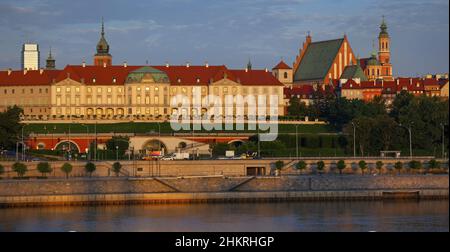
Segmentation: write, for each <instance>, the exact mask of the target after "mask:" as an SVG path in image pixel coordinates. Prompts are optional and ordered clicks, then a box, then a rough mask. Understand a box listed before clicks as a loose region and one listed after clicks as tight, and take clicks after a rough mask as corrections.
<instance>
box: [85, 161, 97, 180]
mask: <svg viewBox="0 0 450 252" xmlns="http://www.w3.org/2000/svg"><path fill="white" fill-rule="evenodd" d="M84 169H85V171H86V172H87V173H89V177H92V173H93V172H94V171H95V169H96V167H95V164H94V163H91V162H89V163H86V165H85V166H84Z"/></svg>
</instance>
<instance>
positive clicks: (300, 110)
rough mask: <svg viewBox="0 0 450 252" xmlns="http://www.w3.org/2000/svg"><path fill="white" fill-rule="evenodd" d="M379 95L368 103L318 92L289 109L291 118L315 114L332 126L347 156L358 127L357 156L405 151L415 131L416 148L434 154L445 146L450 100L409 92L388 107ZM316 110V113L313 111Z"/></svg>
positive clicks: (292, 103)
mask: <svg viewBox="0 0 450 252" xmlns="http://www.w3.org/2000/svg"><path fill="white" fill-rule="evenodd" d="M386 104H387V103H386V100H385V99H383V98H382V97H380V96H377V97H375V98H374V99H373V100H372V101H369V102H365V101H362V100H359V99H354V100H348V99H346V98H345V97H337V96H335V95H334V94H332V93H331V92H325V93H315V94H314V95H313V103H312V104H311V105H310V106H306V105H305V104H304V103H301V102H300V101H299V100H298V98H296V97H293V98H292V99H291V104H290V106H289V108H288V113H289V114H290V115H292V116H311V115H316V116H318V117H320V118H322V119H324V120H326V121H327V122H329V123H330V125H331V126H333V127H334V128H335V129H336V130H337V131H339V132H341V131H342V132H343V133H344V134H345V136H346V138H347V143H348V144H347V145H346V149H347V153H351V149H352V147H353V130H354V127H356V142H357V143H356V145H357V151H358V154H360V155H362V156H364V155H369V154H372V155H375V154H376V155H377V154H379V152H380V151H382V150H383V151H386V150H406V149H408V147H409V132H408V129H407V128H411V130H412V145H413V148H414V149H420V150H426V151H427V152H428V154H434V152H435V150H436V149H437V150H440V148H438V147H442V146H441V145H442V134H443V132H442V127H443V126H448V121H449V117H448V115H449V101H448V99H441V98H439V97H428V96H425V95H422V96H414V95H412V94H410V93H408V92H406V91H402V92H401V93H399V94H398V95H397V96H396V97H395V99H394V100H393V102H392V104H390V105H389V106H387V105H386ZM311 111H313V112H311ZM444 129H445V132H444V135H445V142H446V143H447V144H446V146H445V149H448V148H449V144H448V143H449V141H448V127H444Z"/></svg>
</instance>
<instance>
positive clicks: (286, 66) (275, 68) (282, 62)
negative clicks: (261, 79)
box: [272, 61, 292, 70]
mask: <svg viewBox="0 0 450 252" xmlns="http://www.w3.org/2000/svg"><path fill="white" fill-rule="evenodd" d="M272 69H273V70H278V69H292V67H290V66H288V65H287V64H286V63H284V61H280V63H278V65H276V66H275V67H274V68H272Z"/></svg>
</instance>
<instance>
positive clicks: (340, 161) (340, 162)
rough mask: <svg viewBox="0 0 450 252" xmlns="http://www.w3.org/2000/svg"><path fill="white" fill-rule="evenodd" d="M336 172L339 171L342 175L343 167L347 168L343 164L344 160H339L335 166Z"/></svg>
mask: <svg viewBox="0 0 450 252" xmlns="http://www.w3.org/2000/svg"><path fill="white" fill-rule="evenodd" d="M336 166H337V168H338V170H339V174H342V171H343V170H344V169H345V167H347V165H346V164H345V161H344V160H339V161H338V162H337V164H336Z"/></svg>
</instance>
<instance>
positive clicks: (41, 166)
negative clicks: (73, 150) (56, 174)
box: [37, 162, 53, 177]
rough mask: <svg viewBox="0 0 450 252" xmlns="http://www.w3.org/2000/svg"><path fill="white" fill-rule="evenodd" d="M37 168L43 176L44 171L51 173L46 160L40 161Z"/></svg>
mask: <svg viewBox="0 0 450 252" xmlns="http://www.w3.org/2000/svg"><path fill="white" fill-rule="evenodd" d="M37 170H38V171H39V172H40V173H42V177H45V174H46V173H51V172H52V171H53V170H52V167H51V166H50V164H49V163H48V162H41V163H39V164H38V165H37Z"/></svg>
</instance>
